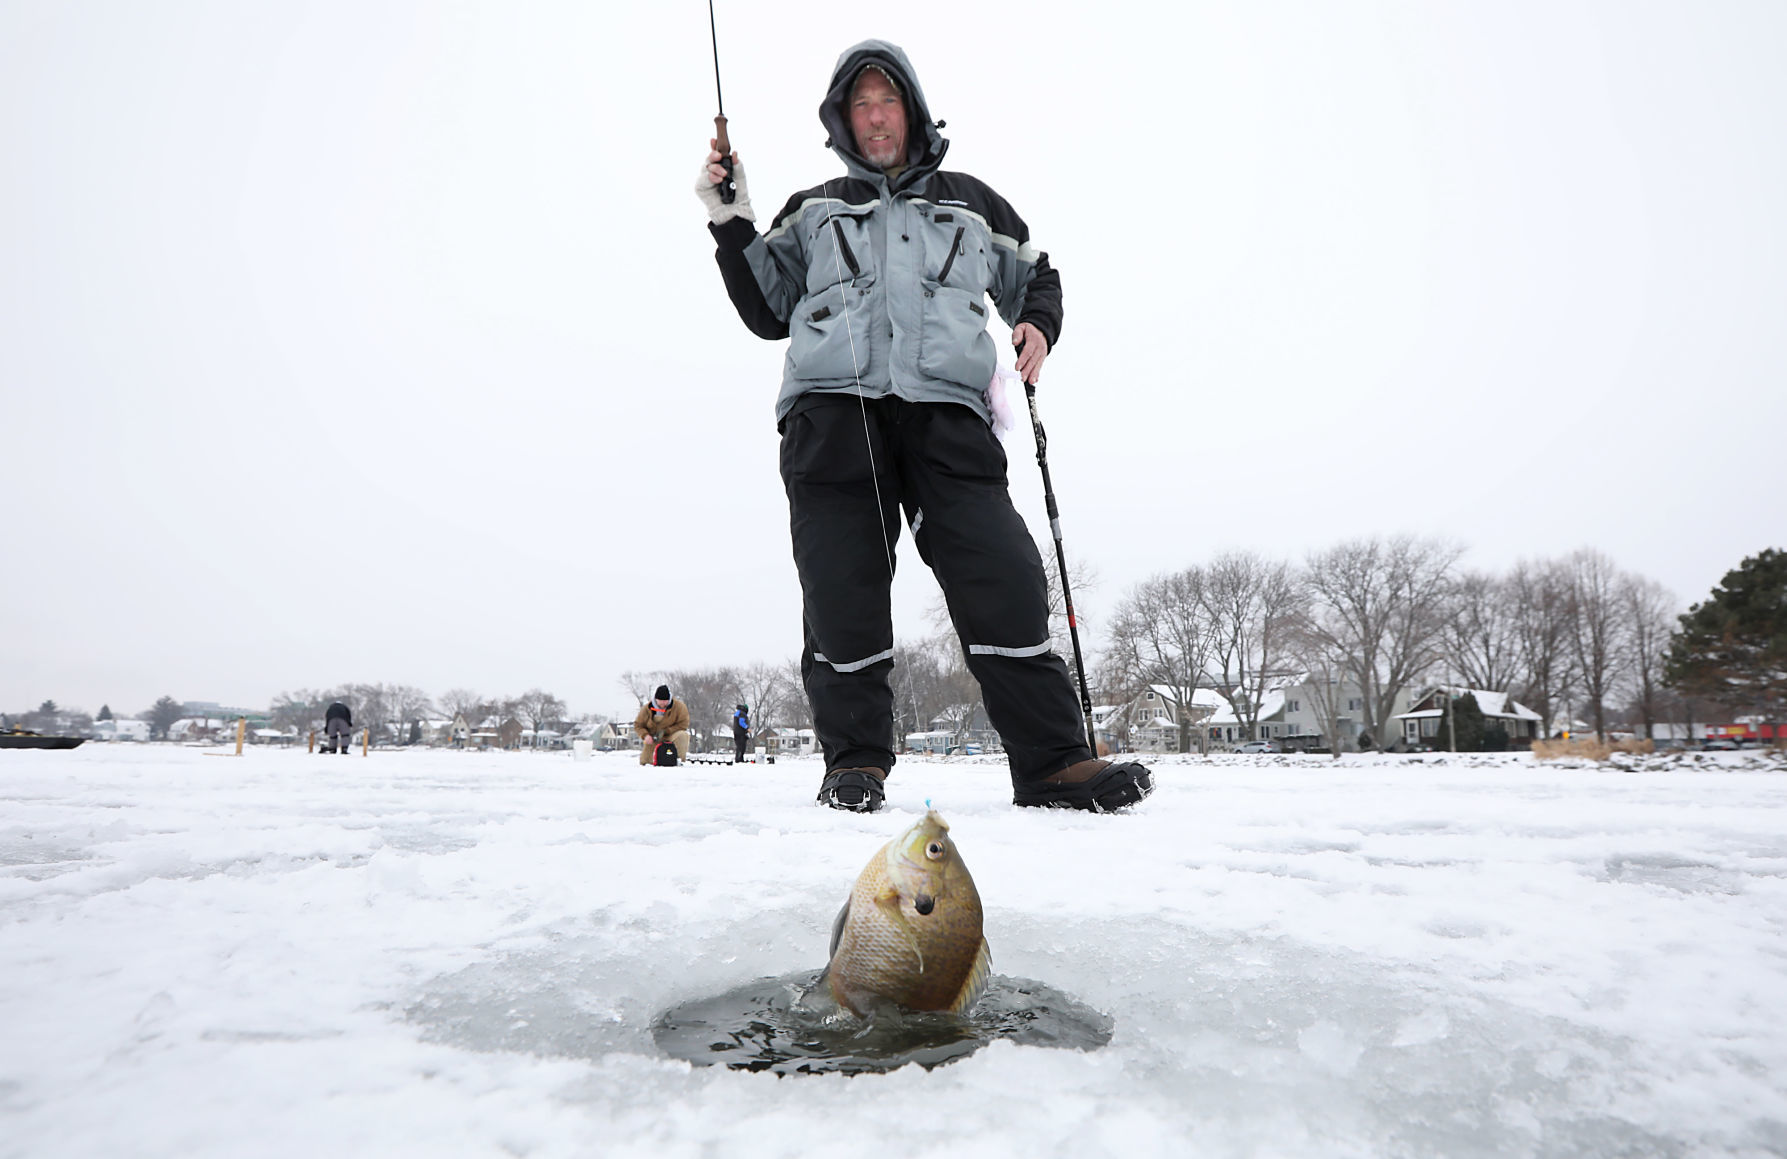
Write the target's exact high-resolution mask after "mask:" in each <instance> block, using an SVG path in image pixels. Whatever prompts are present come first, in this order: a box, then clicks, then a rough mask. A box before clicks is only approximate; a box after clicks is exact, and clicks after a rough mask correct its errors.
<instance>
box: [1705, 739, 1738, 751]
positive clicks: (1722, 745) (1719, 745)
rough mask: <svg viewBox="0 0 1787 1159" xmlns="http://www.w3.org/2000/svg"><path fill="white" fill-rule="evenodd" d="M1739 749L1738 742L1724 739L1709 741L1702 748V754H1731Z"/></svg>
mask: <svg viewBox="0 0 1787 1159" xmlns="http://www.w3.org/2000/svg"><path fill="white" fill-rule="evenodd" d="M1737 747H1738V744H1737V742H1736V741H1734V740H1724V739H1718V740H1709V741H1707V742H1706V743H1705V744H1703V745H1701V746H1700V748H1701V751H1702V752H1713V751H1715V750H1719V751H1724V752H1730V751H1732V750H1733V749H1735V748H1737Z"/></svg>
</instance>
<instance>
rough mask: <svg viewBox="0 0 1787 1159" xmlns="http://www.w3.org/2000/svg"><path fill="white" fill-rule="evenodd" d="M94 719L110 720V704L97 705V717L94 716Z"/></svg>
mask: <svg viewBox="0 0 1787 1159" xmlns="http://www.w3.org/2000/svg"><path fill="white" fill-rule="evenodd" d="M95 719H97V720H110V719H112V706H111V705H109V704H102V705H100V706H99V716H98V717H96V718H95Z"/></svg>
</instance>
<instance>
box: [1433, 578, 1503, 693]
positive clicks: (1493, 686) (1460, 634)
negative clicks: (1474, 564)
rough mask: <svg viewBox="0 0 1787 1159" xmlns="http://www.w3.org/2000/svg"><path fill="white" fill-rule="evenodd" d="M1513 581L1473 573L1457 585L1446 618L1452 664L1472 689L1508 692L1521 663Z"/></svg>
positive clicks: (1444, 639) (1445, 634) (1447, 651)
mask: <svg viewBox="0 0 1787 1159" xmlns="http://www.w3.org/2000/svg"><path fill="white" fill-rule="evenodd" d="M1512 602H1513V601H1512V598H1511V597H1510V594H1509V584H1508V581H1507V580H1504V579H1501V578H1499V577H1496V576H1493V575H1490V574H1489V573H1488V572H1481V571H1470V572H1465V573H1464V574H1463V575H1460V576H1459V577H1458V578H1457V579H1456V580H1455V581H1454V582H1453V584H1452V588H1451V594H1450V595H1449V597H1448V598H1447V600H1446V607H1445V611H1444V613H1443V614H1442V615H1441V617H1440V624H1441V643H1442V646H1443V647H1444V649H1445V654H1446V663H1447V665H1448V666H1449V667H1450V668H1451V669H1452V671H1453V672H1454V673H1456V674H1457V675H1458V677H1459V678H1460V679H1461V680H1462V681H1463V682H1464V684H1465V686H1466V687H1469V688H1480V689H1483V690H1484V691H1486V692H1507V691H1508V690H1509V689H1511V688H1512V687H1513V683H1514V677H1515V671H1516V668H1517V667H1518V655H1519V634H1518V632H1517V631H1516V625H1515V617H1514V616H1513V614H1512V610H1511V607H1510V605H1511V604H1512Z"/></svg>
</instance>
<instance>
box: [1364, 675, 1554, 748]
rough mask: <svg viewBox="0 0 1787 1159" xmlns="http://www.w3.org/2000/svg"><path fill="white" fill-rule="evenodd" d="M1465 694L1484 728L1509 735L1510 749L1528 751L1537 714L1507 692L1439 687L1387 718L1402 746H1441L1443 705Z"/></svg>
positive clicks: (1536, 729)
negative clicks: (1478, 711) (1477, 710)
mask: <svg viewBox="0 0 1787 1159" xmlns="http://www.w3.org/2000/svg"><path fill="white" fill-rule="evenodd" d="M1467 694H1468V695H1470V696H1474V697H1475V698H1476V700H1477V707H1478V708H1480V709H1482V710H1483V723H1484V724H1485V725H1487V726H1490V727H1500V728H1501V729H1502V730H1503V731H1504V732H1506V733H1507V734H1508V745H1509V747H1511V748H1527V747H1529V746H1530V745H1531V744H1532V743H1533V740H1534V738H1535V737H1537V736H1538V735H1539V728H1540V719H1539V714H1538V713H1536V712H1534V711H1533V710H1532V709H1530V708H1528V707H1527V706H1526V705H1524V704H1521V703H1520V702H1519V701H1517V700H1515V699H1514V698H1513V697H1511V696H1509V695H1508V694H1507V693H1506V692H1489V691H1487V690H1485V689H1481V688H1455V687H1451V686H1449V685H1441V686H1440V687H1438V688H1435V689H1433V690H1432V691H1430V692H1428V693H1427V694H1426V695H1425V696H1423V697H1421V698H1420V699H1419V700H1417V701H1415V703H1414V704H1413V706H1411V707H1410V708H1409V710H1408V711H1407V712H1400V713H1397V714H1396V715H1395V716H1393V717H1391V718H1390V719H1392V720H1394V721H1395V722H1396V723H1397V725H1398V727H1399V728H1400V729H1401V731H1402V735H1401V739H1402V743H1403V744H1404V745H1406V746H1407V747H1409V748H1432V747H1434V746H1435V744H1436V743H1444V740H1443V738H1444V736H1445V731H1446V706H1447V704H1448V702H1450V701H1452V700H1456V699H1459V698H1461V697H1463V696H1465V695H1467Z"/></svg>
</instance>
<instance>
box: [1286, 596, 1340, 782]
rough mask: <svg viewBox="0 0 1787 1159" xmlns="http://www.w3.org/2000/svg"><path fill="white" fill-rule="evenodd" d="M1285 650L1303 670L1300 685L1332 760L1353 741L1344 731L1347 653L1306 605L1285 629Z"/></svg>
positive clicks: (1338, 757)
mask: <svg viewBox="0 0 1787 1159" xmlns="http://www.w3.org/2000/svg"><path fill="white" fill-rule="evenodd" d="M1285 652H1286V654H1287V655H1288V656H1289V657H1290V658H1291V660H1292V661H1293V662H1294V663H1295V664H1296V665H1297V667H1299V668H1301V669H1302V670H1303V671H1304V672H1305V673H1306V674H1307V682H1306V683H1305V684H1304V685H1303V688H1304V690H1305V691H1306V692H1307V693H1308V695H1309V699H1310V702H1311V703H1312V704H1313V705H1314V707H1315V716H1316V719H1317V720H1319V721H1320V722H1321V725H1322V735H1323V736H1325V737H1326V738H1327V740H1328V752H1329V753H1330V754H1332V755H1333V757H1334V759H1335V760H1339V759H1340V754H1341V753H1343V752H1346V751H1347V750H1348V747H1349V746H1350V745H1353V744H1356V740H1355V738H1354V737H1351V736H1348V735H1346V734H1347V733H1348V732H1349V731H1350V730H1349V729H1348V728H1347V727H1346V722H1347V720H1348V717H1347V711H1348V709H1347V701H1348V700H1349V699H1350V698H1349V697H1348V696H1347V692H1348V691H1349V687H1350V682H1351V681H1352V679H1353V672H1352V666H1351V665H1350V664H1349V663H1348V660H1349V657H1348V656H1347V654H1346V652H1345V651H1344V650H1343V649H1342V648H1341V647H1340V645H1339V644H1338V643H1337V642H1336V641H1335V639H1334V638H1333V637H1332V636H1331V635H1329V634H1328V633H1326V632H1323V631H1321V630H1320V629H1318V628H1317V627H1316V625H1315V623H1314V622H1313V621H1312V620H1311V619H1310V618H1309V616H1308V614H1307V609H1305V612H1304V614H1302V615H1299V616H1298V617H1297V618H1296V619H1295V620H1294V621H1293V622H1292V624H1291V626H1290V628H1289V630H1288V632H1287V633H1286V640H1285Z"/></svg>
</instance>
